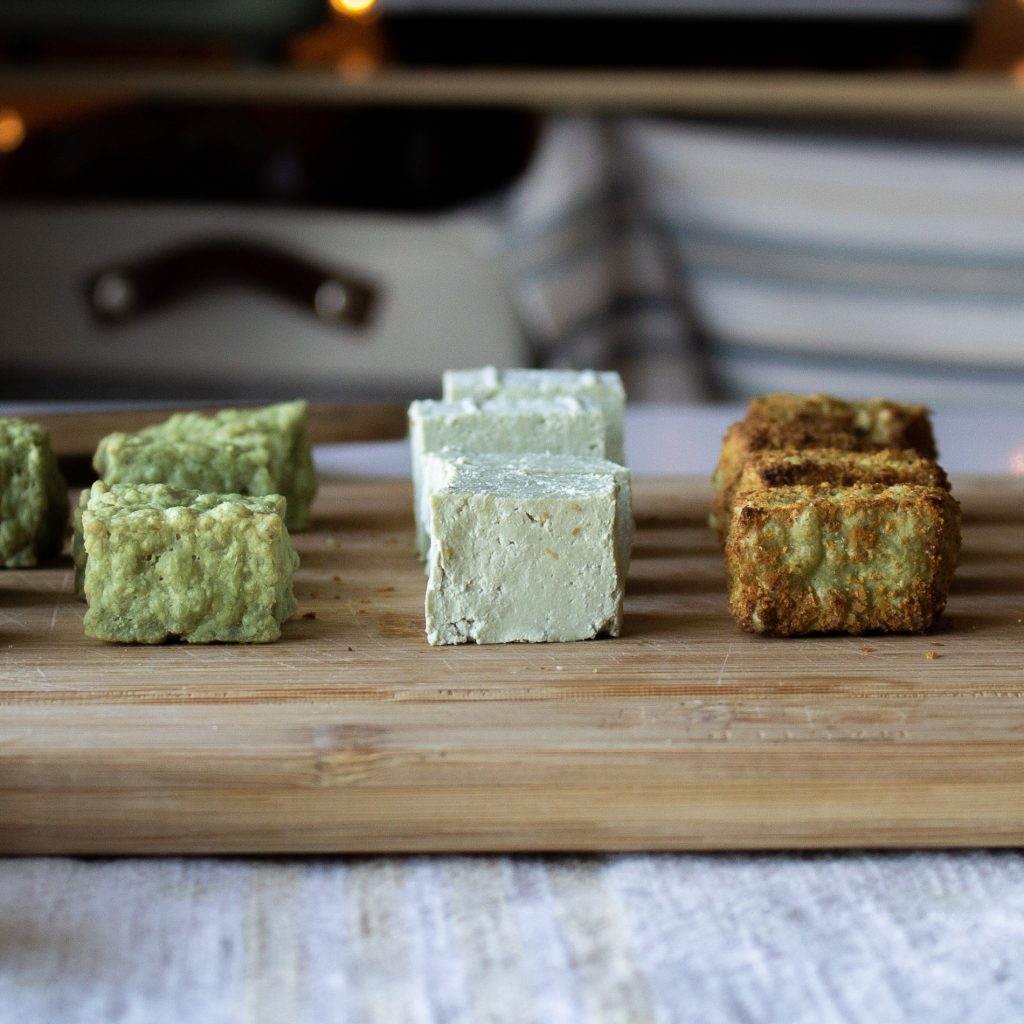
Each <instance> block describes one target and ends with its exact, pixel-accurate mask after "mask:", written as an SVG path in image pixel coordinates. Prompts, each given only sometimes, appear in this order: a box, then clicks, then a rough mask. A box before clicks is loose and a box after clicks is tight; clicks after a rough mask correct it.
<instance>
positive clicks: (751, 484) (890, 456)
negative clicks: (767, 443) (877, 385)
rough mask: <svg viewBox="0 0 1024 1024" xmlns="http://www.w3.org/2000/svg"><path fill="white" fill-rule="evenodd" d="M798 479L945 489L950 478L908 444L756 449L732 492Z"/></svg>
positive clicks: (836, 484)
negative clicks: (861, 448)
mask: <svg viewBox="0 0 1024 1024" xmlns="http://www.w3.org/2000/svg"><path fill="white" fill-rule="evenodd" d="M800 484H831V485H832V486H833V487H852V486H854V485H856V484H885V486H886V487H892V486H893V485H894V484H919V485H921V486H925V487H942V488H944V489H945V490H947V491H948V490H949V479H948V478H947V476H946V474H945V472H944V471H943V469H942V467H941V466H940V465H939V464H938V463H937V462H935V461H933V460H932V459H925V458H922V457H921V456H920V455H918V454H917V453H916V452H914V451H910V450H909V449H904V450H902V451H895V450H893V449H891V448H884V449H883V450H882V451H879V452H847V451H842V450H840V449H838V448H808V449H806V450H805V451H796V450H795V449H784V450H782V451H774V450H769V451H763V452H755V453H754V454H753V455H751V456H750V457H749V458H748V459H747V462H746V465H745V466H744V467H743V473H742V475H741V476H740V481H739V485H738V486H737V488H736V494H737V496H740V495H743V494H746V493H747V492H748V491H758V490H761V488H763V487H794V486H797V485H800Z"/></svg>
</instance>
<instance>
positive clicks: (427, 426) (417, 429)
mask: <svg viewBox="0 0 1024 1024" xmlns="http://www.w3.org/2000/svg"><path fill="white" fill-rule="evenodd" d="M409 444H410V448H411V454H412V481H413V508H414V510H415V509H418V508H419V506H420V502H421V501H422V500H423V499H422V496H421V495H422V484H423V458H424V456H425V455H426V454H427V453H428V452H440V451H444V450H445V449H451V450H457V451H460V452H471V453H480V452H507V453H509V454H513V455H517V454H523V453H525V452H548V453H550V454H554V455H587V456H590V457H592V458H604V454H605V452H604V447H605V424H604V414H603V413H602V412H601V410H600V408H599V407H598V406H597V405H595V404H594V403H593V402H590V401H588V400H587V399H579V398H568V397H565V396H560V397H556V398H527V399H519V400H510V399H504V398H496V399H487V400H485V401H480V402H477V401H474V400H472V399H463V400H462V401H459V402H437V401H432V400H424V401H419V402H413V403H412V405H411V406H409ZM417 518H418V517H417ZM429 542H430V538H429V535H428V534H427V532H426V530H425V528H424V524H422V523H418V524H417V537H416V547H417V550H419V551H420V552H424V551H426V549H427V547H428V545H429Z"/></svg>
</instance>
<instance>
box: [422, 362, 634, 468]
mask: <svg viewBox="0 0 1024 1024" xmlns="http://www.w3.org/2000/svg"><path fill="white" fill-rule="evenodd" d="M559 395H567V396H571V397H573V398H585V399H588V400H589V401H592V402H594V403H595V404H596V405H597V406H598V407H599V408H600V409H601V411H602V412H603V413H604V422H605V456H606V457H607V458H608V459H610V460H611V461H612V462H618V463H620V464H624V463H625V461H626V454H625V445H624V434H623V417H624V409H625V404H626V389H625V388H624V387H623V386H622V378H621V377H620V376H619V375H618V374H617V373H615V372H613V371H598V370H535V369H519V368H516V369H510V370H499V369H497V368H496V367H493V366H482V367H479V368H477V369H472V370H446V371H445V372H444V375H443V376H442V378H441V397H442V399H443V400H444V401H446V402H456V401H458V400H459V399H460V398H473V399H476V400H478V401H479V400H483V399H485V398H509V399H515V398H555V397H557V396H559Z"/></svg>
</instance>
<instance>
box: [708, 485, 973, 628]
mask: <svg viewBox="0 0 1024 1024" xmlns="http://www.w3.org/2000/svg"><path fill="white" fill-rule="evenodd" d="M959 551H960V510H959V506H958V505H957V502H956V500H955V499H954V498H953V497H952V496H951V495H950V494H949V492H948V491H947V490H945V489H944V488H942V487H929V486H920V485H910V484H900V485H896V486H893V487H886V486H884V485H881V484H863V485H858V486H853V487H838V488H834V487H832V486H830V485H829V484H820V485H817V486H813V485H808V486H799V487H776V488H767V489H764V490H760V491H752V492H749V493H747V494H744V495H743V496H742V497H741V498H740V499H739V500H738V502H737V505H736V507H735V509H734V512H733V518H732V524H731V526H730V529H729V536H728V541H727V543H726V547H725V563H726V572H727V575H728V578H729V610H730V611H731V613H732V615H733V616H734V618H735V619H736V621H737V623H738V624H739V626H740V627H741V628H742V629H745V630H748V631H749V632H753V633H766V634H770V635H775V636H798V635H801V634H805V633H831V632H838V633H865V632H868V631H874V630H884V631H888V632H920V631H921V630H924V629H927V628H928V627H929V626H930V625H931V624H932V623H933V622H934V621H935V619H936V618H937V617H938V616H939V614H940V613H941V612H942V610H943V608H944V607H945V605H946V599H947V597H948V595H949V587H950V583H951V581H952V577H953V571H954V569H955V568H956V563H957V558H958V556H959Z"/></svg>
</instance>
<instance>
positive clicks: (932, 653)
mask: <svg viewBox="0 0 1024 1024" xmlns="http://www.w3.org/2000/svg"><path fill="white" fill-rule="evenodd" d="M925 657H926V658H927V659H928V660H929V661H934V660H935V659H936V658H941V657H942V655H941V654H939V652H938V651H929V652H928V653H927V654H926V655H925Z"/></svg>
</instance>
